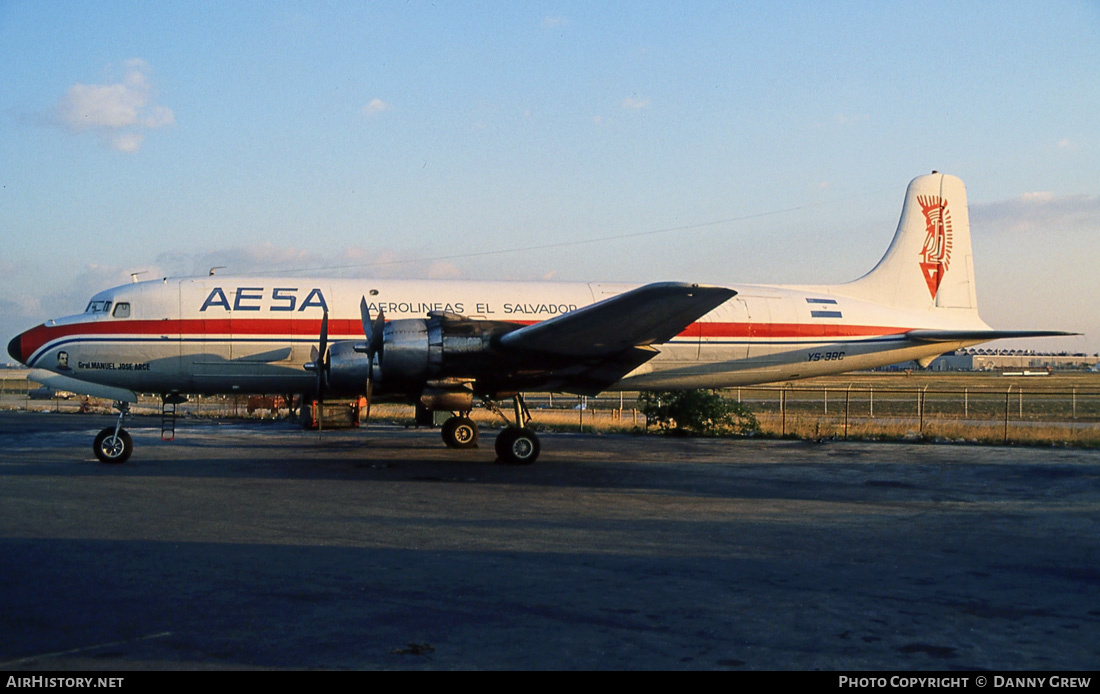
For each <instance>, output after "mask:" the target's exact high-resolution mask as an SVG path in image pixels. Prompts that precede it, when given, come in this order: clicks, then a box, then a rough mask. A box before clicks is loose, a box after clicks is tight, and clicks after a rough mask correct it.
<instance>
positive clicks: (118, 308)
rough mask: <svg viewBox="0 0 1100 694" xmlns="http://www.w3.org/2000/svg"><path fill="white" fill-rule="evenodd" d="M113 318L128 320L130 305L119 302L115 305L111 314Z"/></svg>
mask: <svg viewBox="0 0 1100 694" xmlns="http://www.w3.org/2000/svg"><path fill="white" fill-rule="evenodd" d="M111 315H112V316H114V317H115V318H129V317H130V304H129V303H127V302H125V301H120V302H119V303H117V304H115V310H114V312H113V313H112V314H111Z"/></svg>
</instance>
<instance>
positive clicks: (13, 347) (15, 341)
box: [8, 334, 25, 364]
mask: <svg viewBox="0 0 1100 694" xmlns="http://www.w3.org/2000/svg"><path fill="white" fill-rule="evenodd" d="M22 338H23V335H22V334H19V335H16V336H15V337H13V338H12V339H11V342H9V343H8V354H10V355H11V357H12V359H14V360H15V361H17V362H19V363H20V364H23V363H25V362H24V361H23V340H22Z"/></svg>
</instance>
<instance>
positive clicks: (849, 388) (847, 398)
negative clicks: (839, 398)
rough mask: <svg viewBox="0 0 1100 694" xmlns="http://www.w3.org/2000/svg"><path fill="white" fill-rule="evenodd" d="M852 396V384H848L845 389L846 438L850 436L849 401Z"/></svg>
mask: <svg viewBox="0 0 1100 694" xmlns="http://www.w3.org/2000/svg"><path fill="white" fill-rule="evenodd" d="M851 397H852V384H851V383H849V384H848V390H846V391H844V438H848V403H849V402H850V401H851Z"/></svg>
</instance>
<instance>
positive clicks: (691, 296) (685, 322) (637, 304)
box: [499, 282, 737, 358]
mask: <svg viewBox="0 0 1100 694" xmlns="http://www.w3.org/2000/svg"><path fill="white" fill-rule="evenodd" d="M736 294H737V292H735V291H734V290H732V289H727V288H725V287H708V286H701V285H698V284H687V283H683V282H660V283H655V284H647V285H645V286H642V287H638V288H637V289H633V290H631V291H629V292H625V293H623V294H619V295H618V296H614V297H612V298H610V299H605V300H603V301H600V302H598V303H595V304H592V305H590V306H585V307H584V308H580V309H577V310H576V311H570V312H569V313H566V314H563V315H561V316H557V317H556V318H551V319H549V320H546V321H543V322H541V323H536V324H534V325H529V326H526V327H524V328H520V329H519V330H514V331H512V332H510V333H508V334H506V335H503V336H501V338H500V343H499V344H500V347H501V348H502V349H506V350H509V351H516V352H531V353H538V354H546V355H553V356H561V357H579V358H601V357H603V358H606V357H611V356H613V355H617V354H621V353H623V352H625V351H627V350H630V349H632V348H635V347H646V346H648V345H652V344H656V343H660V342H667V341H668V340H671V339H672V338H673V337H675V336H676V335H678V334H679V333H680V332H682V331H683V330H684V329H685V328H686V327H687V326H689V325H691V324H692V323H693V322H695V321H696V320H698V319H699V318H700V317H702V316H703V315H705V314H707V313H709V312H710V311H712V310H714V309H715V308H717V307H718V306H720V305H721V304H723V303H725V302H726V301H728V300H729V299H730V298H732V297H733V296H735V295H736Z"/></svg>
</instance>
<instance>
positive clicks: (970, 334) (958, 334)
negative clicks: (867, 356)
mask: <svg viewBox="0 0 1100 694" xmlns="http://www.w3.org/2000/svg"><path fill="white" fill-rule="evenodd" d="M1067 335H1080V333H1067V332H1062V331H1060V330H910V331H909V332H907V333H905V336H906V337H908V338H911V339H914V340H920V341H921V342H955V341H956V340H981V341H983V342H985V341H987V340H1000V339H1003V338H1008V337H1064V336H1067Z"/></svg>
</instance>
